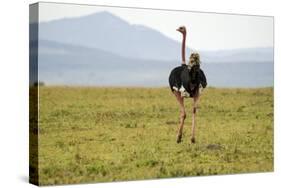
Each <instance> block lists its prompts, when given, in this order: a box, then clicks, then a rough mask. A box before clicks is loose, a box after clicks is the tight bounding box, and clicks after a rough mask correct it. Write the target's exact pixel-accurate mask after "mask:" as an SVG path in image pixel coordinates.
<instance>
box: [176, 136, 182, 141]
mask: <svg viewBox="0 0 281 188" xmlns="http://www.w3.org/2000/svg"><path fill="white" fill-rule="evenodd" d="M181 138H182V134H179V135H178V138H177V143H181Z"/></svg>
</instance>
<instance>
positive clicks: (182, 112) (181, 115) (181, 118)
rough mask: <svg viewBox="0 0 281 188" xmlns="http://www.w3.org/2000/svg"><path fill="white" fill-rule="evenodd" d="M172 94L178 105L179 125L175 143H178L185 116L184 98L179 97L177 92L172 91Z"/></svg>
mask: <svg viewBox="0 0 281 188" xmlns="http://www.w3.org/2000/svg"><path fill="white" fill-rule="evenodd" d="M174 94H175V96H176V98H177V100H178V102H179V105H180V125H179V128H178V135H177V143H180V142H181V139H182V132H183V125H184V120H185V118H186V112H185V108H184V98H183V97H181V94H180V93H179V92H174Z"/></svg>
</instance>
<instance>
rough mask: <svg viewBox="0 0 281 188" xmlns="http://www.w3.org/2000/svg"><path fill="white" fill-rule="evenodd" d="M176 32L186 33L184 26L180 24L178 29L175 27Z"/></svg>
mask: <svg viewBox="0 0 281 188" xmlns="http://www.w3.org/2000/svg"><path fill="white" fill-rule="evenodd" d="M177 31H178V32H180V33H182V34H186V29H185V26H180V27H179V28H178V29H177Z"/></svg>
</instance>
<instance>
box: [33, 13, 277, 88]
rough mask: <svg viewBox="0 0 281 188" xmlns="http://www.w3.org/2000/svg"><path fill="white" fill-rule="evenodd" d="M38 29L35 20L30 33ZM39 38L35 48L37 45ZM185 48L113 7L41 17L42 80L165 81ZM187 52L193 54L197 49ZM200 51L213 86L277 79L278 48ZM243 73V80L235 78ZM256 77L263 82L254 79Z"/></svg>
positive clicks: (265, 82)
mask: <svg viewBox="0 0 281 188" xmlns="http://www.w3.org/2000/svg"><path fill="white" fill-rule="evenodd" d="M33 28H35V27H34V24H30V29H31V32H30V33H32V30H33ZM175 34H178V33H176V31H175ZM30 38H31V39H32V37H30ZM33 43H34V44H36V42H35V41H31V45H30V47H31V48H30V50H31V51H33V50H34V48H36V47H37V46H36V45H35V46H34V45H33ZM33 47H34V48H33ZM180 48H181V44H180V43H179V42H178V41H175V40H173V39H170V38H169V37H167V36H165V35H164V34H162V33H161V32H159V31H157V30H154V29H152V28H149V27H146V26H142V25H133V24H130V23H128V22H126V21H125V20H123V19H121V18H119V17H117V16H115V15H113V14H111V13H109V12H98V13H95V14H91V15H88V16H82V17H75V18H64V19H59V20H54V21H49V22H40V23H39V45H38V49H39V51H38V52H39V53H38V54H39V56H38V60H39V72H40V74H39V75H40V80H41V81H44V82H46V83H47V84H70V85H73V84H75V85H117V86H118V85H139V86H165V85H167V77H168V75H169V73H170V71H171V69H172V68H173V67H175V66H178V65H180V60H181V57H180V55H181V54H180ZM186 51H187V55H188V54H189V53H190V52H191V51H192V48H190V47H187V48H186ZM200 55H201V60H202V67H203V68H204V71H205V72H206V74H207V77H208V78H209V83H210V85H212V86H221V87H225V86H230V87H231V86H233V87H240V86H243V87H248V86H268V85H272V84H273V76H272V75H273V48H250V49H236V50H220V51H200ZM240 67H243V71H241V70H240ZM253 67H255V68H253ZM229 68H231V70H229ZM237 75H238V78H241V80H242V82H241V81H240V80H239V79H238V80H237V79H236V80H235V79H234V77H235V78H237ZM256 76H259V77H260V78H259V80H260V81H258V82H257V83H254V82H256V80H255V77H256ZM261 76H262V77H261ZM261 78H264V80H263V79H261ZM243 80H248V81H246V82H245V81H243ZM249 80H250V83H248V82H249ZM251 80H252V81H251Z"/></svg>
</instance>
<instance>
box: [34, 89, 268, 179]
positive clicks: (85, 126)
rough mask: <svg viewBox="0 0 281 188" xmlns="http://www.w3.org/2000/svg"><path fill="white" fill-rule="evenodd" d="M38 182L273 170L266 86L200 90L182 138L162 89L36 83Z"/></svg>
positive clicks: (168, 97)
mask: <svg viewBox="0 0 281 188" xmlns="http://www.w3.org/2000/svg"><path fill="white" fill-rule="evenodd" d="M39 97H40V104H39V105H40V113H39V117H40V119H39V124H40V127H39V133H40V135H39V183H40V185H50V184H66V183H81V182H105V181H123V180H136V179H137V180H140V179H153V178H167V177H182V176H201V175H215V174H234V173H250V172H267V171H273V89H272V88H262V89H218V88H207V89H206V90H205V91H204V93H203V95H202V98H201V100H200V103H199V110H198V114H197V129H196V141H197V142H196V143H195V144H191V143H190V128H191V111H192V109H191V106H192V105H191V100H190V99H187V100H185V105H186V110H187V120H186V123H185V127H184V137H183V142H182V143H180V144H177V143H176V132H177V127H178V124H179V107H178V104H177V102H176V99H175V97H174V96H173V95H172V93H171V92H170V90H169V89H168V88H98V87H97V88H96V87H48V86H45V87H40V92H39Z"/></svg>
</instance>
